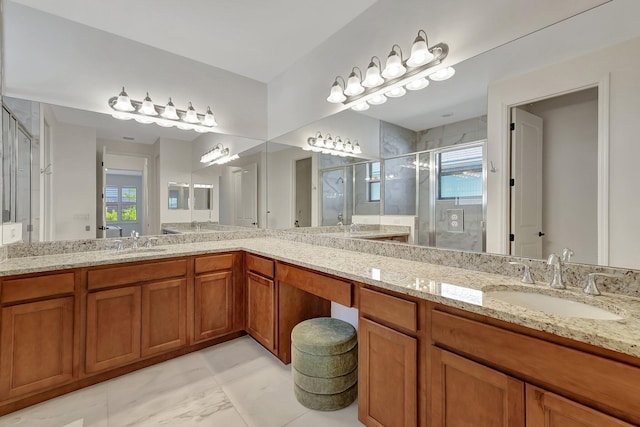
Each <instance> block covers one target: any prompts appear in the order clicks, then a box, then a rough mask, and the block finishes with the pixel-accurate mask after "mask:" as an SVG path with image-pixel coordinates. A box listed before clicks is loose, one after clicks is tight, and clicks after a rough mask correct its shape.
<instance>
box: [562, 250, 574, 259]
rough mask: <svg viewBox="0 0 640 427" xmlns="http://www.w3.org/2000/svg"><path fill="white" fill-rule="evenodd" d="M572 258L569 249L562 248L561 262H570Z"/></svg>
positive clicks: (571, 252) (571, 251)
mask: <svg viewBox="0 0 640 427" xmlns="http://www.w3.org/2000/svg"><path fill="white" fill-rule="evenodd" d="M572 256H573V250H572V249H571V248H564V249H563V250H562V262H570V261H571V257H572Z"/></svg>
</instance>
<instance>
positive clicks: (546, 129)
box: [268, 0, 640, 268]
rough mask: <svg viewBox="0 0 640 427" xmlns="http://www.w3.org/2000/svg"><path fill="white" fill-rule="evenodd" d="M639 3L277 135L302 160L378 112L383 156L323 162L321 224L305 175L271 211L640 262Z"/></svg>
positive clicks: (416, 237) (492, 247)
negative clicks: (315, 139)
mask: <svg viewBox="0 0 640 427" xmlns="http://www.w3.org/2000/svg"><path fill="white" fill-rule="evenodd" d="M638 12H639V11H638V4H637V3H634V2H630V1H625V0H615V1H613V2H610V3H607V4H605V5H603V6H600V7H597V8H595V9H592V10H590V11H588V12H585V13H583V14H580V15H577V16H575V17H573V18H570V19H567V20H565V21H563V22H560V23H558V24H555V25H553V26H550V27H548V28H545V29H543V30H540V31H538V32H535V33H533V34H530V35H528V36H526V37H523V38H521V39H518V40H515V41H513V42H511V43H508V44H506V45H503V46H500V47H498V48H496V49H493V50H491V51H489V52H485V53H484V54H481V55H478V56H476V57H474V58H471V59H469V60H466V61H463V62H461V63H459V64H456V65H455V68H456V74H455V76H454V77H453V78H451V79H450V80H447V81H444V82H432V83H431V84H430V86H428V87H427V88H425V89H423V90H422V91H417V92H409V93H408V94H407V95H406V96H404V97H402V98H397V99H391V98H390V99H389V100H388V102H387V103H385V104H384V105H380V106H371V108H369V109H368V110H367V111H364V112H360V113H355V112H353V111H351V110H345V111H343V112H341V113H338V114H337V115H336V116H333V117H329V118H326V119H323V120H320V121H318V122H317V123H313V124H310V125H308V126H305V127H304V128H302V129H300V130H297V131H294V132H291V133H289V134H287V135H283V136H282V137H280V138H275V139H274V141H270V142H269V145H270V146H272V145H276V146H277V147H278V148H276V149H275V150H274V151H282V150H283V148H282V147H280V145H288V146H289V148H288V150H293V148H291V147H297V150H298V151H297V152H298V156H299V158H301V159H302V158H304V156H305V154H304V153H305V152H303V151H302V150H301V147H302V146H303V145H304V144H305V143H306V140H307V138H308V137H310V136H313V135H314V134H315V133H316V132H317V131H320V132H330V133H332V134H334V133H335V132H338V133H339V134H340V135H349V134H352V133H356V132H361V133H362V132H363V130H362V126H363V123H364V122H365V121H366V120H369V122H368V126H369V134H370V135H371V138H373V139H374V140H375V141H377V144H376V143H375V142H373V143H371V145H372V146H374V145H377V147H378V152H377V157H378V158H377V159H375V158H374V157H375V155H372V156H371V157H369V158H365V159H363V160H362V161H360V160H353V161H352V164H351V165H347V166H346V168H345V167H344V166H343V165H336V167H333V168H327V170H326V171H325V170H323V169H322V167H321V166H320V165H321V162H320V161H315V160H314V163H313V164H314V165H316V166H315V167H314V168H312V173H311V178H310V179H311V187H310V188H311V195H312V201H311V202H307V203H310V206H311V207H312V212H311V214H310V215H309V216H310V218H311V221H310V222H308V221H306V220H305V221H304V222H303V221H302V220H300V219H299V218H297V215H298V213H299V212H301V210H299V209H296V208H295V207H294V206H295V203H296V200H297V199H298V197H299V196H298V194H299V193H298V192H297V191H296V186H295V185H291V186H282V185H277V186H275V187H272V186H271V184H270V186H269V190H270V191H269V201H268V202H269V203H268V206H269V209H275V207H276V206H277V207H282V206H284V205H285V204H286V206H287V207H286V212H285V213H284V214H279V215H278V218H274V219H273V220H272V217H271V216H269V222H268V225H269V227H274V228H287V227H291V226H293V225H294V224H295V222H296V220H297V221H298V223H297V224H298V225H306V224H309V223H310V225H312V226H326V225H335V224H336V223H338V222H339V221H338V217H337V215H336V212H342V216H341V218H340V219H343V220H344V221H341V222H344V223H350V222H358V221H363V222H369V223H370V222H375V221H378V223H390V224H405V225H408V226H411V235H412V239H411V241H412V242H413V243H415V244H420V245H425V246H435V247H441V248H451V249H459V250H470V251H488V252H493V253H502V254H513V255H517V256H524V257H528V258H539V259H546V257H547V256H548V255H549V254H550V253H559V252H561V251H562V249H563V248H564V247H569V248H571V249H573V252H574V256H573V258H572V261H574V262H580V263H588V264H606V265H612V266H618V267H628V268H640V251H639V250H638V247H637V245H634V244H631V243H630V240H629V238H625V237H624V233H627V235H628V236H635V237H634V238H633V241H637V238H638V237H640V236H639V234H640V230H639V227H637V225H636V221H634V220H633V218H634V217H635V218H637V217H638V216H639V215H640V205H638V202H637V200H638V198H637V197H633V196H631V195H630V194H629V193H628V192H627V191H626V190H625V191H623V188H627V189H628V187H627V186H628V183H629V182H638V180H640V177H639V176H637V174H638V172H637V168H634V167H630V165H629V164H628V162H629V161H628V160H627V159H629V158H630V157H629V156H631V158H637V156H638V155H640V153H638V149H637V148H634V146H633V145H634V144H633V143H632V141H633V140H635V139H637V138H635V139H634V137H633V133H632V131H631V128H630V126H631V123H632V120H631V121H629V120H626V122H625V120H623V117H627V118H629V117H630V116H629V114H632V112H633V114H635V113H638V112H639V110H638V107H637V105H636V106H633V105H632V103H630V102H629V99H630V97H631V95H629V93H630V92H629V91H632V93H634V94H635V95H634V96H636V95H639V94H638V86H637V84H636V82H635V78H634V77H632V76H633V74H634V71H633V70H635V69H637V67H638V66H640V64H639V63H638V60H637V58H638V57H640V55H638V53H640V39H639V38H638V37H639V36H640V28H639V27H638V26H637V25H636V24H635V23H634V22H633V19H631V18H629V17H630V16H634V15H637V13H638ZM594 29H597V31H595V30H594ZM604 58H606V59H604ZM607 62H609V63H607ZM587 70H590V71H587ZM634 91H635V92H634ZM358 117H359V118H358ZM350 122H351V123H352V124H353V128H352V129H351V128H349V126H348V125H349V123H350ZM512 122H513V123H515V130H514V131H511V130H510V124H511V123H512ZM272 142H273V143H276V144H272ZM371 152H372V154H375V150H371ZM307 153H308V152H307ZM312 155H317V154H312ZM292 156H293V158H296V157H295V155H292ZM310 156H311V155H309V154H307V157H310ZM317 156H322V154H319V155H317ZM290 157H291V156H290ZM378 165H379V166H378ZM293 168H294V164H293V163H292V165H291V167H290V168H289V169H290V172H287V174H288V176H294V169H293ZM374 170H375V171H376V172H373V171H374ZM269 172H270V177H271V175H272V174H276V173H280V171H273V170H271V168H270V171H269ZM374 174H377V179H379V181H372V179H373V176H374ZM512 179H513V180H514V181H515V182H513V186H510V182H511V180H512ZM343 181H344V182H345V183H348V184H347V185H344V184H343ZM294 182H295V181H294ZM374 182H375V184H374V185H375V186H376V189H375V190H374V192H375V194H377V192H378V191H379V192H380V202H377V204H375V203H371V197H370V195H371V194H374V192H372V191H371V185H372V184H373V183H374ZM325 183H326V184H327V185H325ZM625 183H626V184H625ZM378 185H379V187H378ZM327 186H328V187H329V191H325V190H324V189H325V188H326V187H327ZM378 188H379V190H378ZM623 193H625V194H623ZM285 202H286V203H285ZM331 203H334V204H335V205H337V206H338V207H337V208H335V207H334V206H332V205H331ZM359 210H361V211H360V212H359ZM360 213H362V215H360ZM270 215H271V214H270ZM281 218H285V220H281ZM373 218H375V220H374V219H373ZM614 218H625V219H626V220H627V222H626V223H625V224H620V223H616V222H615V221H614ZM510 239H511V240H513V241H511V242H510V241H509V240H510Z"/></svg>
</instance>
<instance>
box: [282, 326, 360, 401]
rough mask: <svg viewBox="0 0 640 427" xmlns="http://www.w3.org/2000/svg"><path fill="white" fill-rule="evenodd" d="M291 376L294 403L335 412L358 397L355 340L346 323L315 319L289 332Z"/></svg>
mask: <svg viewBox="0 0 640 427" xmlns="http://www.w3.org/2000/svg"><path fill="white" fill-rule="evenodd" d="M291 367H292V369H291V372H292V375H293V383H294V393H295V395H296V398H297V399H298V402H300V403H301V404H302V405H304V406H306V407H307V408H310V409H316V410H320V411H335V410H336V409H342V408H345V407H347V406H349V405H351V403H353V401H354V400H355V399H356V397H357V395H358V386H357V385H358V384H357V383H358V336H357V334H356V330H355V328H354V327H353V326H351V325H350V324H349V323H347V322H344V321H342V320H339V319H333V318H331V317H318V318H315V319H309V320H305V321H304V322H301V323H299V324H297V325H296V326H295V327H294V328H293V330H292V331H291Z"/></svg>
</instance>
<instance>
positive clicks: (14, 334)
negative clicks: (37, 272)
mask: <svg viewBox="0 0 640 427" xmlns="http://www.w3.org/2000/svg"><path fill="white" fill-rule="evenodd" d="M73 306H74V298H73V297H67V298H57V299H52V300H47V301H39V302H32V303H27V304H19V305H14V306H12V307H6V308H3V309H2V338H1V345H0V349H1V350H0V372H1V373H2V374H1V375H0V396H1V397H2V398H9V397H14V396H19V395H24V394H27V393H31V392H35V391H41V390H45V389H47V388H50V387H52V386H56V385H58V384H62V383H64V382H66V381H69V380H71V379H72V378H73V312H74V307H73Z"/></svg>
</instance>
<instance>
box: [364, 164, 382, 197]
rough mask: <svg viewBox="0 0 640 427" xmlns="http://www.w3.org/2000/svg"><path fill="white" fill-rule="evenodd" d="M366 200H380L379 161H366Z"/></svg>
mask: <svg viewBox="0 0 640 427" xmlns="http://www.w3.org/2000/svg"><path fill="white" fill-rule="evenodd" d="M366 180H367V201H368V202H379V201H380V162H371V163H367V178H366Z"/></svg>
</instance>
